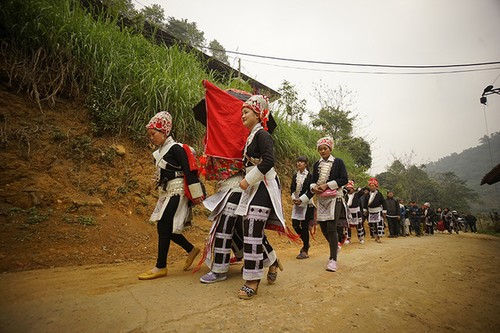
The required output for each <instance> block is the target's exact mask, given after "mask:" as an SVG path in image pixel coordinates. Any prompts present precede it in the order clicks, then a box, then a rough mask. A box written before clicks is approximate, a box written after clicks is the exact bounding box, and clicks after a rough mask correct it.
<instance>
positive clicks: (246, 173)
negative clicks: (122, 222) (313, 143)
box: [138, 95, 350, 299]
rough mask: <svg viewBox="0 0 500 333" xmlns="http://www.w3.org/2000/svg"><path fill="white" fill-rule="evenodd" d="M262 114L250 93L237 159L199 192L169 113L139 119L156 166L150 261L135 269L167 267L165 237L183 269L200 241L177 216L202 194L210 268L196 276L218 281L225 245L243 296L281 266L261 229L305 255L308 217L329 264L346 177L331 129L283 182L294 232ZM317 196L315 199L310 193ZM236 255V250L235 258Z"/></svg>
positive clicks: (262, 100)
mask: <svg viewBox="0 0 500 333" xmlns="http://www.w3.org/2000/svg"><path fill="white" fill-rule="evenodd" d="M268 119H269V108H268V100H267V98H266V97H265V96H262V95H253V96H251V97H250V98H248V99H247V100H246V101H245V102H244V103H243V105H242V107H241V121H242V123H243V125H244V126H245V128H246V129H248V136H247V138H246V143H245V145H244V149H243V152H242V159H241V161H242V163H241V164H239V165H237V164H238V163H237V162H234V161H233V162H234V163H233V165H232V168H229V170H231V171H230V172H228V173H225V176H224V177H222V178H221V179H219V183H218V190H217V192H216V193H215V194H213V195H211V196H210V197H208V198H205V193H204V191H203V187H202V183H201V182H200V179H199V178H198V170H197V165H196V160H195V158H194V156H193V152H192V151H191V149H190V147H189V146H187V145H185V144H181V143H178V142H175V140H174V139H173V138H172V136H171V130H172V117H171V115H170V114H169V113H168V112H166V111H162V112H159V113H157V114H156V115H155V116H154V117H152V118H151V120H150V121H149V123H148V124H147V125H146V130H147V135H148V137H149V139H150V141H151V142H152V143H153V144H155V145H156V146H157V147H158V149H157V150H156V151H155V152H154V153H153V157H154V161H155V166H156V170H157V175H156V185H157V187H158V191H159V195H158V202H157V204H156V207H155V209H154V211H153V213H152V215H151V218H150V220H152V221H157V231H158V256H157V261H156V265H155V266H154V267H153V268H152V269H149V270H147V271H146V272H144V273H142V274H140V275H139V276H138V278H139V279H141V280H150V279H155V278H158V277H162V276H166V275H167V256H168V251H169V246H170V241H173V242H174V243H176V244H178V245H179V246H181V247H182V248H183V249H184V250H185V251H186V253H187V254H188V256H187V259H186V262H185V265H184V269H185V270H188V269H189V268H190V267H191V266H192V264H193V262H194V260H195V258H196V257H197V256H198V254H199V253H200V252H201V249H199V248H197V247H195V246H194V245H193V244H191V243H190V242H189V241H188V240H187V239H186V238H185V237H184V236H183V235H182V230H183V225H184V222H185V221H187V220H188V216H189V213H190V209H191V206H192V205H194V204H199V203H201V202H203V203H204V204H205V206H206V208H208V209H209V210H210V211H211V214H210V216H209V220H211V221H212V222H213V225H212V228H211V230H210V232H209V235H208V237H207V243H206V246H205V249H204V251H203V256H202V262H204V263H205V264H206V265H207V266H208V267H209V269H210V271H209V272H208V273H207V274H205V275H203V276H202V277H201V278H200V281H201V282H203V283H213V282H218V281H223V280H225V279H226V278H227V275H226V274H227V271H228V269H229V265H230V260H231V252H233V253H234V255H235V256H236V257H238V256H239V257H240V258H239V259H243V268H242V276H243V280H244V281H245V282H244V284H243V286H242V287H241V288H240V289H239V290H238V293H237V294H238V297H239V298H242V299H251V298H253V297H254V296H255V295H256V294H257V293H258V288H259V284H260V281H261V280H262V279H264V276H265V275H266V274H265V273H264V268H266V267H267V268H268V272H267V275H266V279H267V281H268V283H269V284H273V283H274V282H275V281H276V279H277V274H278V270H283V266H282V264H281V262H280V260H279V258H278V255H277V253H276V251H275V250H274V249H273V247H272V245H271V244H270V242H269V240H268V239H267V237H266V236H265V232H264V230H265V229H270V230H276V231H279V232H282V233H285V234H286V235H288V236H289V237H290V238H292V239H293V240H295V241H298V237H300V238H301V239H302V242H303V247H302V249H301V251H300V253H299V255H298V256H297V258H299V259H306V258H308V250H309V239H308V237H309V223H310V222H311V221H314V220H316V221H317V222H318V223H319V225H320V228H321V231H322V233H323V235H324V236H325V238H326V239H327V240H328V243H329V245H330V246H329V256H328V261H327V263H326V269H327V270H328V271H332V272H335V271H336V270H337V250H338V239H339V236H338V232H337V226H338V225H341V224H342V225H343V226H345V227H347V225H348V224H347V218H348V216H350V215H349V214H348V211H347V207H346V201H345V199H344V193H343V191H342V188H343V186H344V185H346V184H347V182H348V176H347V170H346V167H345V164H344V162H343V161H342V160H341V159H340V158H335V157H334V156H333V155H332V154H331V152H332V149H333V145H334V141H333V139H332V138H331V137H324V138H321V139H320V140H318V142H317V148H318V152H319V155H320V157H321V158H320V159H319V160H318V161H317V162H315V163H314V165H313V169H312V172H309V170H308V169H307V163H308V161H307V159H306V158H305V157H300V158H298V159H297V173H296V174H295V176H294V178H293V182H292V186H291V195H292V200H293V203H294V205H293V212H292V221H293V223H292V224H293V227H294V229H295V230H296V232H297V234H298V236H297V235H295V234H294V233H292V232H291V231H290V230H288V228H287V226H286V224H285V218H284V214H283V207H282V198H281V184H280V181H279V177H278V175H277V173H276V171H275V169H274V164H275V157H274V142H273V139H272V137H271V134H270V133H269V132H268V131H267V121H268ZM314 196H315V197H316V198H317V204H316V205H315V204H314V203H313V201H312V199H313V197H314ZM241 257H242V258H241Z"/></svg>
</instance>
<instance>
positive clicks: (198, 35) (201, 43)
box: [166, 17, 206, 49]
mask: <svg viewBox="0 0 500 333" xmlns="http://www.w3.org/2000/svg"><path fill="white" fill-rule="evenodd" d="M166 29H167V31H168V32H170V33H171V34H172V35H174V36H175V37H177V38H178V39H180V40H181V41H183V42H184V43H186V44H189V45H191V46H193V47H196V48H199V49H203V48H204V47H205V44H206V40H205V33H204V32H203V31H200V30H198V27H197V25H196V22H188V20H187V19H180V20H178V19H176V18H175V17H169V18H168V19H167V23H166Z"/></svg>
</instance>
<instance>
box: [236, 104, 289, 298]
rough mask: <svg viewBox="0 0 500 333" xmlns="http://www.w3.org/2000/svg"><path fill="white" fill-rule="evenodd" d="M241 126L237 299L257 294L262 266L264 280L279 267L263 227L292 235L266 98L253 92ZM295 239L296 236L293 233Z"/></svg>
mask: <svg viewBox="0 0 500 333" xmlns="http://www.w3.org/2000/svg"><path fill="white" fill-rule="evenodd" d="M241 113H242V115H241V120H242V122H243V125H244V126H245V127H246V128H248V129H249V130H250V134H249V135H248V138H247V140H246V143H245V147H244V151H243V162H244V164H245V176H244V178H243V180H242V181H241V182H240V188H241V189H242V190H243V193H242V195H241V199H240V202H239V204H238V208H237V209H236V211H235V214H236V215H241V216H243V235H244V238H243V241H244V251H243V259H244V266H243V279H244V280H245V284H244V285H243V286H242V287H241V288H240V290H239V291H238V297H239V298H241V299H251V298H253V297H254V296H255V295H256V294H257V289H258V286H259V283H260V280H261V279H262V278H263V277H264V270H263V269H264V267H269V271H268V273H267V281H268V283H269V284H273V283H275V281H276V277H277V274H278V272H277V269H278V268H279V269H280V270H283V266H282V265H281V263H280V261H279V260H278V258H277V255H276V253H275V251H274V250H273V248H272V247H271V245H270V244H269V243H266V242H265V234H264V229H271V230H276V231H279V232H283V233H286V234H287V235H288V236H289V237H291V238H293V235H292V234H291V233H290V231H289V230H288V228H287V227H286V225H285V218H284V214H283V206H282V203H281V185H280V182H279V179H278V175H277V173H276V171H275V169H274V163H275V160H274V142H273V138H272V137H271V134H270V133H269V132H267V120H268V119H269V108H268V99H267V98H266V97H265V96H262V95H253V96H252V97H250V98H249V99H248V100H247V101H245V103H243V106H242V109H241ZM297 238H298V236H297Z"/></svg>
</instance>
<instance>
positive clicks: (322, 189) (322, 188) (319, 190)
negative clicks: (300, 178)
mask: <svg viewBox="0 0 500 333" xmlns="http://www.w3.org/2000/svg"><path fill="white" fill-rule="evenodd" d="M327 188H328V185H327V184H323V185H318V186H316V187H315V188H313V189H312V191H313V192H314V193H317V194H320V193H323V192H325V190H326V189H327Z"/></svg>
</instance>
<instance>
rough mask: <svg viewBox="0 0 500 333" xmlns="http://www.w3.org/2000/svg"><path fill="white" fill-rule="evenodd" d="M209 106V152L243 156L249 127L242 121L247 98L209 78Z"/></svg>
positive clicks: (206, 152) (209, 153) (207, 136)
mask: <svg viewBox="0 0 500 333" xmlns="http://www.w3.org/2000/svg"><path fill="white" fill-rule="evenodd" d="M203 85H204V87H205V89H206V90H205V106H206V111H207V133H206V135H205V144H206V146H205V154H206V155H208V156H214V157H222V158H230V159H241V158H242V157H243V148H244V147H245V142H246V139H247V137H248V134H249V131H248V129H247V128H246V127H245V126H243V123H242V122H241V106H242V105H243V101H241V100H239V99H238V98H236V97H234V96H231V95H230V94H228V93H227V92H225V91H224V90H221V89H219V88H218V87H217V86H215V85H214V84H212V83H210V82H209V81H207V80H204V81H203Z"/></svg>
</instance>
